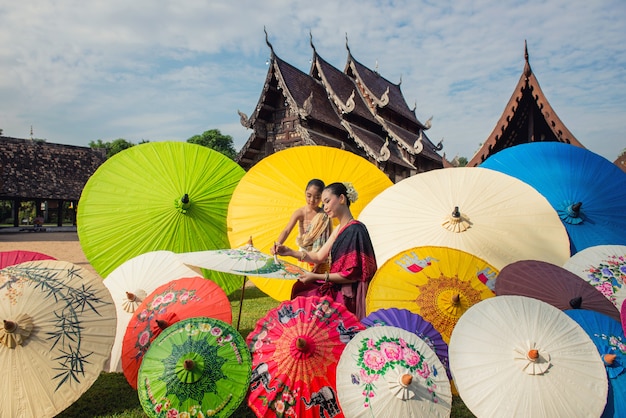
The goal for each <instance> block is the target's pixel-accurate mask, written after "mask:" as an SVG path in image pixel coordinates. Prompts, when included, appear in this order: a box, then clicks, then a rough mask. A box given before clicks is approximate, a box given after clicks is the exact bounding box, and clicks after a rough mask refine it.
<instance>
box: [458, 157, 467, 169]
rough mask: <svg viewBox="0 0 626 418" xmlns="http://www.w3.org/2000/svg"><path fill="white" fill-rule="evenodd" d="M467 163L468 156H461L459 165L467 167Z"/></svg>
mask: <svg viewBox="0 0 626 418" xmlns="http://www.w3.org/2000/svg"><path fill="white" fill-rule="evenodd" d="M467 163H468V161H467V158H465V157H459V167H465V166H466V165H467Z"/></svg>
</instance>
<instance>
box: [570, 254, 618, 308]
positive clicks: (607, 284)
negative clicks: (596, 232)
mask: <svg viewBox="0 0 626 418" xmlns="http://www.w3.org/2000/svg"><path fill="white" fill-rule="evenodd" d="M563 267H564V268H565V269H567V270H569V271H571V272H572V273H574V274H576V275H578V276H580V277H582V278H583V279H585V280H586V281H587V282H589V283H590V284H591V285H592V286H594V287H595V288H596V289H597V290H599V291H600V293H602V294H603V295H604V296H606V297H607V298H608V299H609V300H610V301H611V302H613V304H614V305H615V307H616V308H617V309H618V310H619V309H621V308H622V304H623V303H624V300H626V283H625V282H626V245H595V246H593V247H587V248H585V249H584V250H581V251H579V252H577V253H576V254H574V255H573V256H572V257H571V258H570V259H568V260H567V261H566V262H565V264H563Z"/></svg>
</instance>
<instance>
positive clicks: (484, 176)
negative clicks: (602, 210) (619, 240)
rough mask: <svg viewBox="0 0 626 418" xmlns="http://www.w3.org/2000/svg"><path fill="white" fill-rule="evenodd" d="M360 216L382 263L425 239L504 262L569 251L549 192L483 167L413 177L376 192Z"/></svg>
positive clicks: (557, 257)
mask: <svg viewBox="0 0 626 418" xmlns="http://www.w3.org/2000/svg"><path fill="white" fill-rule="evenodd" d="M359 220H360V221H361V222H363V223H364V224H365V225H366V226H367V229H368V231H369V233H370V237H371V239H372V242H373V244H374V250H375V252H376V261H377V263H378V265H379V266H382V265H383V264H384V263H385V261H387V260H388V259H389V258H391V257H393V256H394V255H396V254H398V253H399V252H401V251H404V250H405V249H407V248H412V247H419V246H425V245H434V246H442V247H450V248H455V249H458V250H462V251H466V252H468V253H470V254H474V255H475V256H477V257H480V258H482V259H483V260H485V261H487V262H488V263H490V264H492V265H493V266H494V267H495V268H497V269H498V270H499V269H501V268H502V267H504V266H505V265H507V264H509V263H512V262H514V261H517V260H524V259H526V260H541V261H547V262H551V263H553V264H557V265H562V264H563V263H564V262H565V260H567V259H568V258H569V254H570V252H569V238H568V236H567V232H566V230H565V227H564V226H563V224H562V222H561V220H560V218H559V216H558V214H557V212H556V211H555V210H554V209H553V208H552V206H551V205H550V203H549V202H548V201H547V200H546V198H544V197H543V196H542V195H541V194H540V193H539V192H537V191H536V190H535V189H533V188H532V187H531V186H529V185H527V184H526V183H524V182H522V181H521V180H518V179H515V178H513V177H510V176H508V175H506V174H503V173H500V172H496V171H493V170H489V169H485V168H479V167H460V168H448V169H445V170H432V171H428V172H425V173H420V174H417V175H415V176H412V177H409V178H406V179H404V180H402V181H400V182H398V183H396V184H394V185H393V186H391V187H389V188H388V189H386V190H384V191H383V192H381V193H380V194H379V195H378V196H376V197H375V198H374V199H373V200H372V201H371V202H370V203H369V204H368V205H367V206H366V207H365V208H364V209H363V211H362V212H361V214H360V216H359Z"/></svg>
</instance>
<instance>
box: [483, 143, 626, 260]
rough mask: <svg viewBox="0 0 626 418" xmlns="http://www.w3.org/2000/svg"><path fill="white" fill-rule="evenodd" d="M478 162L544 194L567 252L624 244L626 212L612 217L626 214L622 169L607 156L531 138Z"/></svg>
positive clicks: (568, 145) (625, 195)
mask: <svg viewBox="0 0 626 418" xmlns="http://www.w3.org/2000/svg"><path fill="white" fill-rule="evenodd" d="M529 164H532V170H529V169H528V167H529ZM480 166H481V167H485V168H489V169H492V170H496V171H499V172H502V173H506V174H508V175H511V176H513V177H516V178H518V179H520V180H522V181H524V182H526V183H528V184H529V185H531V186H532V187H534V188H535V189H537V190H538V191H539V192H540V193H541V194H542V195H544V196H545V197H546V199H548V201H549V202H550V204H551V205H552V207H553V208H554V209H555V210H556V211H557V212H558V214H559V216H560V218H561V220H562V222H563V225H564V226H565V228H566V229H567V233H568V235H569V239H570V244H571V254H575V253H577V252H578V251H580V250H583V249H585V248H587V247H591V246H595V245H601V244H620V245H624V244H626V234H624V231H625V230H626V217H625V216H616V215H617V214H620V213H621V214H623V213H626V173H624V172H623V171H622V170H620V168H619V167H618V166H617V165H615V164H613V163H612V162H611V161H609V160H607V159H606V158H604V157H601V156H600V155H598V154H595V153H593V152H591V151H589V150H588V149H585V148H580V147H576V146H574V145H570V144H565V143H562V142H530V143H527V144H521V145H517V146H514V147H509V148H505V149H503V150H502V151H499V152H498V153H496V154H494V155H492V156H491V157H489V158H487V160H485V161H484V162H483V163H482V164H481V165H480ZM548 261H549V260H548ZM554 264H558V265H561V264H562V263H554Z"/></svg>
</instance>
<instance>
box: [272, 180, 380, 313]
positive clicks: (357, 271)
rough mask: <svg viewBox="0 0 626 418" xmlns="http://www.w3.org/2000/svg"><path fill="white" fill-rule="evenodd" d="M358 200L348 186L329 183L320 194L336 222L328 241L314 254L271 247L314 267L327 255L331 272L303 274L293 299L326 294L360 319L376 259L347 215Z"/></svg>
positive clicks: (360, 229) (365, 237) (363, 230)
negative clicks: (336, 224) (351, 204)
mask: <svg viewBox="0 0 626 418" xmlns="http://www.w3.org/2000/svg"><path fill="white" fill-rule="evenodd" d="M357 198H358V194H357V193H356V191H355V190H354V188H353V187H352V185H351V184H349V183H332V184H329V185H328V186H326V187H325V188H324V191H323V192H322V202H323V204H324V211H325V212H326V213H327V214H328V216H329V217H331V218H335V219H337V220H338V221H339V226H338V227H337V228H335V229H334V230H333V233H332V234H331V236H330V238H329V239H328V241H326V243H325V244H324V245H323V246H322V248H320V249H319V250H318V251H316V252H307V251H306V250H304V251H302V250H300V251H296V250H293V249H291V248H289V247H286V246H284V245H276V246H274V247H273V248H272V252H273V253H275V254H279V255H285V256H290V257H294V258H297V259H299V260H300V261H304V262H308V263H314V264H316V263H319V262H322V261H324V260H325V259H326V258H328V256H329V255H330V260H331V264H330V271H329V272H325V273H313V272H306V273H304V274H302V275H301V276H300V279H299V282H298V283H296V285H294V288H293V291H292V297H297V296H310V295H318V296H321V295H329V296H331V297H332V298H333V299H335V300H336V301H337V302H341V303H343V304H345V306H346V307H347V308H348V310H349V311H350V312H353V313H354V314H356V316H357V317H358V318H359V319H361V318H363V317H364V316H365V295H366V294H367V288H368V286H369V282H370V280H371V279H372V277H373V276H374V273H375V272H376V258H375V255H374V247H373V246H372V242H371V240H370V237H369V233H368V232H367V228H366V227H365V225H363V224H362V223H361V222H359V221H357V220H355V219H354V217H353V216H352V213H351V212H350V203H353V202H354V201H356V199H357Z"/></svg>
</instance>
